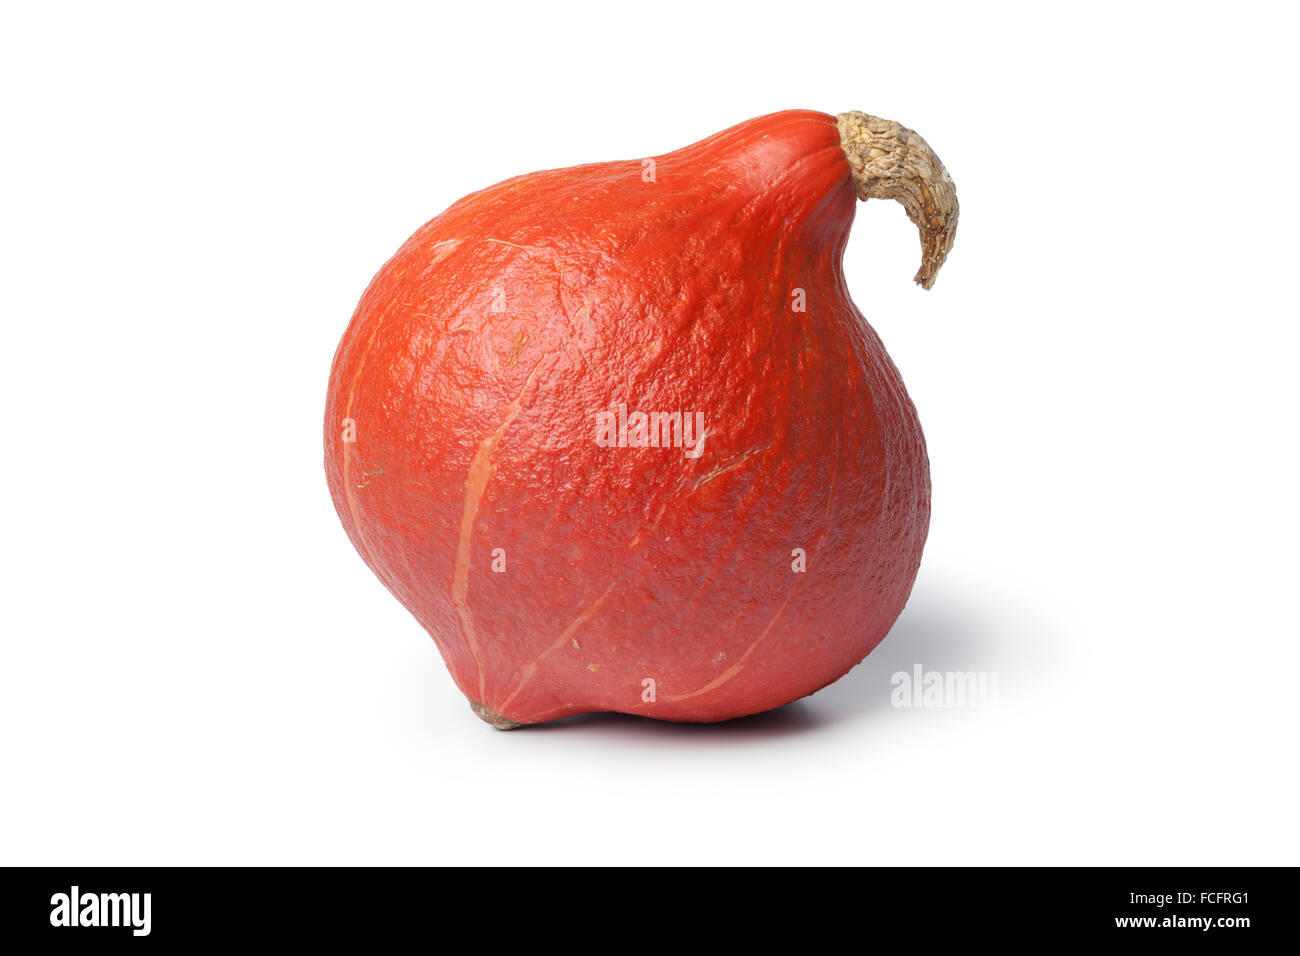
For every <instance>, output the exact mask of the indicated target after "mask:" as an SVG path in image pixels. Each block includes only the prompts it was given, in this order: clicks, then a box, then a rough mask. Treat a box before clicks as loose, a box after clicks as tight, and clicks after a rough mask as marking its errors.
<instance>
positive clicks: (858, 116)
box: [835, 110, 957, 289]
mask: <svg viewBox="0 0 1300 956" xmlns="http://www.w3.org/2000/svg"><path fill="white" fill-rule="evenodd" d="M835 125H836V126H838V127H839V131H840V146H842V147H843V149H844V155H845V156H847V157H848V160H849V168H850V169H851V170H852V172H853V185H854V187H855V188H856V189H857V192H858V198H859V199H861V200H863V201H866V200H867V199H897V200H898V201H899V202H900V203H902V204H903V208H904V209H906V210H907V218H908V219H910V220H912V222H914V223H915V224H916V226H917V228H918V229H920V230H921V269H920V271H918V272H917V273H916V281H917V283H918V284H919V285H920V286H921V287H922V288H923V289H928V288H930V287H931V286H933V285H934V277H935V275H936V274H938V272H939V267H940V266H941V265H943V261H944V260H945V259H946V258H947V257H948V250H949V249H951V248H952V241H953V239H955V238H956V236H957V189H956V187H955V186H954V185H953V182H952V177H951V176H949V175H948V170H946V169H944V168H943V163H941V162H939V157H938V156H936V155H934V150H932V149H931V148H930V146H929V144H928V143H926V141H925V140H923V139H921V137H920V136H918V135H917V134H916V133H914V132H913V131H912V130H910V129H907V128H906V127H904V126H900V125H899V124H897V123H895V122H892V121H891V120H886V119H881V118H880V117H879V116H868V115H867V114H866V113H859V112H857V111H856V110H855V111H853V112H851V113H840V114H839V115H838V116H836V117H835Z"/></svg>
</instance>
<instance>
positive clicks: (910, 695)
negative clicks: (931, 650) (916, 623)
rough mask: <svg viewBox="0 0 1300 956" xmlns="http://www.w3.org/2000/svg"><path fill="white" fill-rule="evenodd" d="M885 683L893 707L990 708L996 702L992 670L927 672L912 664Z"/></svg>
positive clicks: (996, 678)
mask: <svg viewBox="0 0 1300 956" xmlns="http://www.w3.org/2000/svg"><path fill="white" fill-rule="evenodd" d="M889 684H890V686H891V687H893V690H892V691H890V694H889V703H890V704H891V705H893V706H894V707H991V706H992V705H994V704H996V703H997V702H998V675H997V672H996V671H993V672H990V671H927V670H925V669H924V668H923V667H922V666H921V665H920V664H913V665H912V670H911V672H908V671H895V672H894V674H893V676H892V677H890V678H889Z"/></svg>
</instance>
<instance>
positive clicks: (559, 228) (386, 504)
mask: <svg viewBox="0 0 1300 956" xmlns="http://www.w3.org/2000/svg"><path fill="white" fill-rule="evenodd" d="M648 169H652V170H653V176H650V175H649V174H648V173H647V170H648ZM648 180H652V181H648ZM855 206H856V196H855V189H854V184H853V182H852V179H851V176H850V167H849V163H848V161H847V160H846V157H845V152H844V150H843V149H842V148H841V145H840V135H839V133H838V131H837V128H836V119H835V117H833V116H830V115H828V114H825V113H818V112H812V111H804V110H796V111H787V112H781V113H776V114H772V115H769V116H764V117H760V118H758V119H754V120H751V121H749V122H746V123H742V124H740V125H738V126H735V127H733V128H731V129H728V130H726V131H724V132H722V133H719V134H717V135H715V136H712V137H709V138H708V139H706V140H703V141H701V142H699V143H696V144H695V145H693V146H688V147H686V148H684V149H681V150H678V151H676V152H672V153H667V154H665V155H662V156H658V157H655V158H654V162H653V166H652V167H651V166H649V164H647V163H645V162H644V161H642V160H632V161H625V162H611V163H599V164H594V165H588V166H579V167H575V168H571V169H561V170H551V171H545V172H538V173H533V174H530V175H526V176H520V177H517V178H515V179H511V180H507V181H506V182H503V183H500V184H498V185H496V186H492V187H490V188H488V189H485V190H483V191H481V192H477V193H474V194H472V195H469V196H467V197H465V198H464V199H462V200H460V201H459V202H457V203H456V204H455V205H453V206H452V207H451V208H449V209H448V210H447V211H446V212H444V213H442V214H441V215H440V216H438V217H437V218H435V219H433V220H432V221H430V222H429V223H427V224H426V225H425V226H423V227H422V228H421V229H420V230H419V231H417V232H416V233H415V235H413V236H412V237H411V238H410V239H409V240H408V241H407V242H406V244H405V245H403V246H402V247H401V249H400V250H398V252H397V254H396V255H395V256H393V258H392V259H391V260H390V261H389V262H388V263H387V264H386V265H384V267H383V268H382V269H381V270H380V272H379V274H378V275H377V276H376V277H375V278H374V280H373V281H372V282H371V284H370V286H369V288H367V290H366V291H365V294H364V295H363V297H362V299H361V302H360V304H359V305H358V306H357V309H356V312H355V314H354V315H353V317H352V321H351V324H350V325H349V326H348V329H347V331H346V333H345V335H344V337H343V340H342V342H341V344H340V345H339V348H338V352H337V354H336V356H335V359H334V365H333V369H332V371H331V374H330V383H329V395H328V400H327V407H326V413H325V467H326V473H327V477H328V481H329V486H330V490H331V493H332V495H333V500H334V505H335V507H336V509H337V511H338V514H339V517H340V519H341V520H342V522H343V526H344V528H345V529H346V530H347V533H348V535H349V537H350V538H351V540H352V543H353V545H354V546H355V547H356V549H357V550H358V552H360V554H361V555H362V557H363V558H364V559H365V562H366V563H367V564H368V565H369V566H370V568H371V570H373V571H374V573H375V574H376V575H378V577H379V578H380V580H381V581H382V582H383V583H384V584H385V585H386V586H387V587H388V589H389V590H390V591H391V592H392V593H393V594H394V595H395V596H396V597H397V599H398V600H399V601H401V602H402V603H403V604H404V605H405V606H406V607H407V608H408V609H409V610H410V611H411V613H412V614H414V616H415V617H416V619H417V620H418V621H419V622H420V624H421V625H422V626H423V627H424V628H425V629H426V630H427V631H428V632H429V634H430V635H431V636H432V637H433V639H434V641H435V642H436V644H437V646H438V649H439V651H440V652H441V654H442V656H443V658H444V660H445V661H446V664H447V667H448V669H449V670H450V672H451V675H452V677H453V679H454V680H455V682H456V684H457V686H458V687H459V688H460V690H461V691H462V692H463V693H464V694H465V696H466V697H467V698H469V700H470V701H471V703H472V704H473V705H474V706H475V710H476V711H477V712H478V713H479V714H480V716H482V717H484V718H485V719H487V720H489V722H491V723H494V724H495V725H497V726H502V727H506V726H511V725H516V724H531V723H538V722H542V721H548V720H552V719H556V718H560V717H566V716H570V715H574V714H581V713H586V712H593V711H618V712H623V713H629V714H640V715H643V716H646V717H652V718H659V719H663V720H672V721H719V720H726V719H729V718H734V717H739V716H742V715H746V714H752V713H756V712H759V711H764V710H769V709H772V708H775V707H779V706H781V705H783V704H786V703H788V702H790V701H792V700H794V699H796V698H799V697H802V696H805V695H807V694H811V693H813V692H814V691H816V690H818V689H819V688H822V687H824V686H826V685H827V684H829V683H831V682H833V681H835V680H836V679H838V678H839V677H841V676H842V675H843V674H845V673H846V672H847V671H849V670H850V669H851V668H852V667H853V666H854V665H856V664H857V663H858V662H860V661H861V660H862V659H863V657H865V656H866V655H867V653H868V652H870V651H871V650H872V648H874V647H875V646H876V645H877V644H878V643H879V642H880V640H881V639H882V638H883V637H884V636H885V634H886V633H887V632H888V631H889V628H890V627H891V626H892V624H893V622H894V621H895V619H896V618H897V617H898V615H899V613H900V612H901V611H902V609H903V606H904V604H905V603H906V601H907V598H908V594H909V592H910V590H911V587H912V582H913V580H914V579H915V576H916V573H917V569H918V567H919V564H920V560H921V552H922V547H923V545H924V543H925V538H926V532H927V529H928V524H929V514H930V480H929V469H928V462H927V458H926V450H925V442H924V438H923V436H922V433H921V426H920V423H919V422H918V420H917V416H916V412H915V409H914V408H913V405H912V402H911V400H910V399H909V397H908V395H907V392H906V390H905V389H904V386H903V382H902V379H901V378H900V376H899V374H898V371H897V370H896V369H895V367H894V365H893V363H892V362H891V361H890V359H889V356H888V355H887V354H886V352H885V349H884V346H883V345H882V344H881V341H880V339H879V337H878V336H877V335H876V334H875V332H874V331H873V330H872V329H871V327H870V326H869V325H868V324H867V322H866V320H865V319H864V318H863V317H862V314H861V313H860V312H859V311H858V309H857V308H856V307H855V306H854V304H853V302H852V301H851V300H850V298H849V294H848V290H847V287H846V284H845V281H844V276H843V273H842V268H841V259H842V255H843V250H844V246H845V243H846V241H847V239H848V234H849V228H850V226H851V224H852V222H853V216H854V211H855ZM797 290H802V304H804V305H805V306H806V311H798V310H797V307H798V305H799V304H800V293H799V291H797ZM620 405H624V406H626V409H627V412H628V414H629V415H630V414H631V412H633V411H636V410H641V411H647V412H648V411H663V412H673V411H680V412H683V413H684V414H685V415H690V414H692V413H695V412H699V413H701V414H702V422H703V426H704V429H705V438H704V440H703V442H702V446H701V445H700V444H697V445H696V446H695V448H696V449H698V450H699V453H698V456H694V455H693V454H688V453H687V452H688V451H691V452H693V451H694V449H688V448H686V447H683V446H681V445H671V444H670V447H633V446H629V447H606V444H607V443H606V444H601V443H598V441H597V437H598V425H599V424H600V423H601V420H602V419H601V416H599V415H598V413H601V412H608V411H610V410H617V409H618V407H619V406H620ZM698 420H699V419H697V421H698ZM604 422H605V423H606V424H607V423H608V418H605V419H604ZM641 434H642V433H641V432H640V431H639V430H633V431H631V432H630V435H631V440H633V441H635V440H636V439H638V438H640V437H641ZM683 441H685V439H683ZM795 549H802V551H803V553H804V554H805V555H806V558H805V559H804V569H803V570H796V568H797V567H798V565H799V563H800V562H799V559H798V554H799V552H797V551H796V550H795ZM503 565H504V567H502V566H503ZM494 568H495V570H494ZM648 682H652V683H648Z"/></svg>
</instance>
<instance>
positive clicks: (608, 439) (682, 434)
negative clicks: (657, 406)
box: [594, 402, 708, 458]
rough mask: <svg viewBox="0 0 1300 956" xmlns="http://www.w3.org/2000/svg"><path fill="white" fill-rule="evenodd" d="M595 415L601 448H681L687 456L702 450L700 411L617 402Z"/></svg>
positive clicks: (701, 416)
mask: <svg viewBox="0 0 1300 956" xmlns="http://www.w3.org/2000/svg"><path fill="white" fill-rule="evenodd" d="M594 415H595V417H596V444H597V445H599V446H600V447H601V448H681V449H683V452H682V453H683V454H684V455H685V456H686V457H687V458H699V457H700V455H702V454H704V439H705V438H706V437H708V432H707V431H706V430H705V428H704V413H703V412H638V411H632V412H629V411H628V410H627V405H626V404H624V403H622V402H620V403H619V404H618V405H616V406H614V408H612V409H605V410H603V411H599V412H595V413H594Z"/></svg>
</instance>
